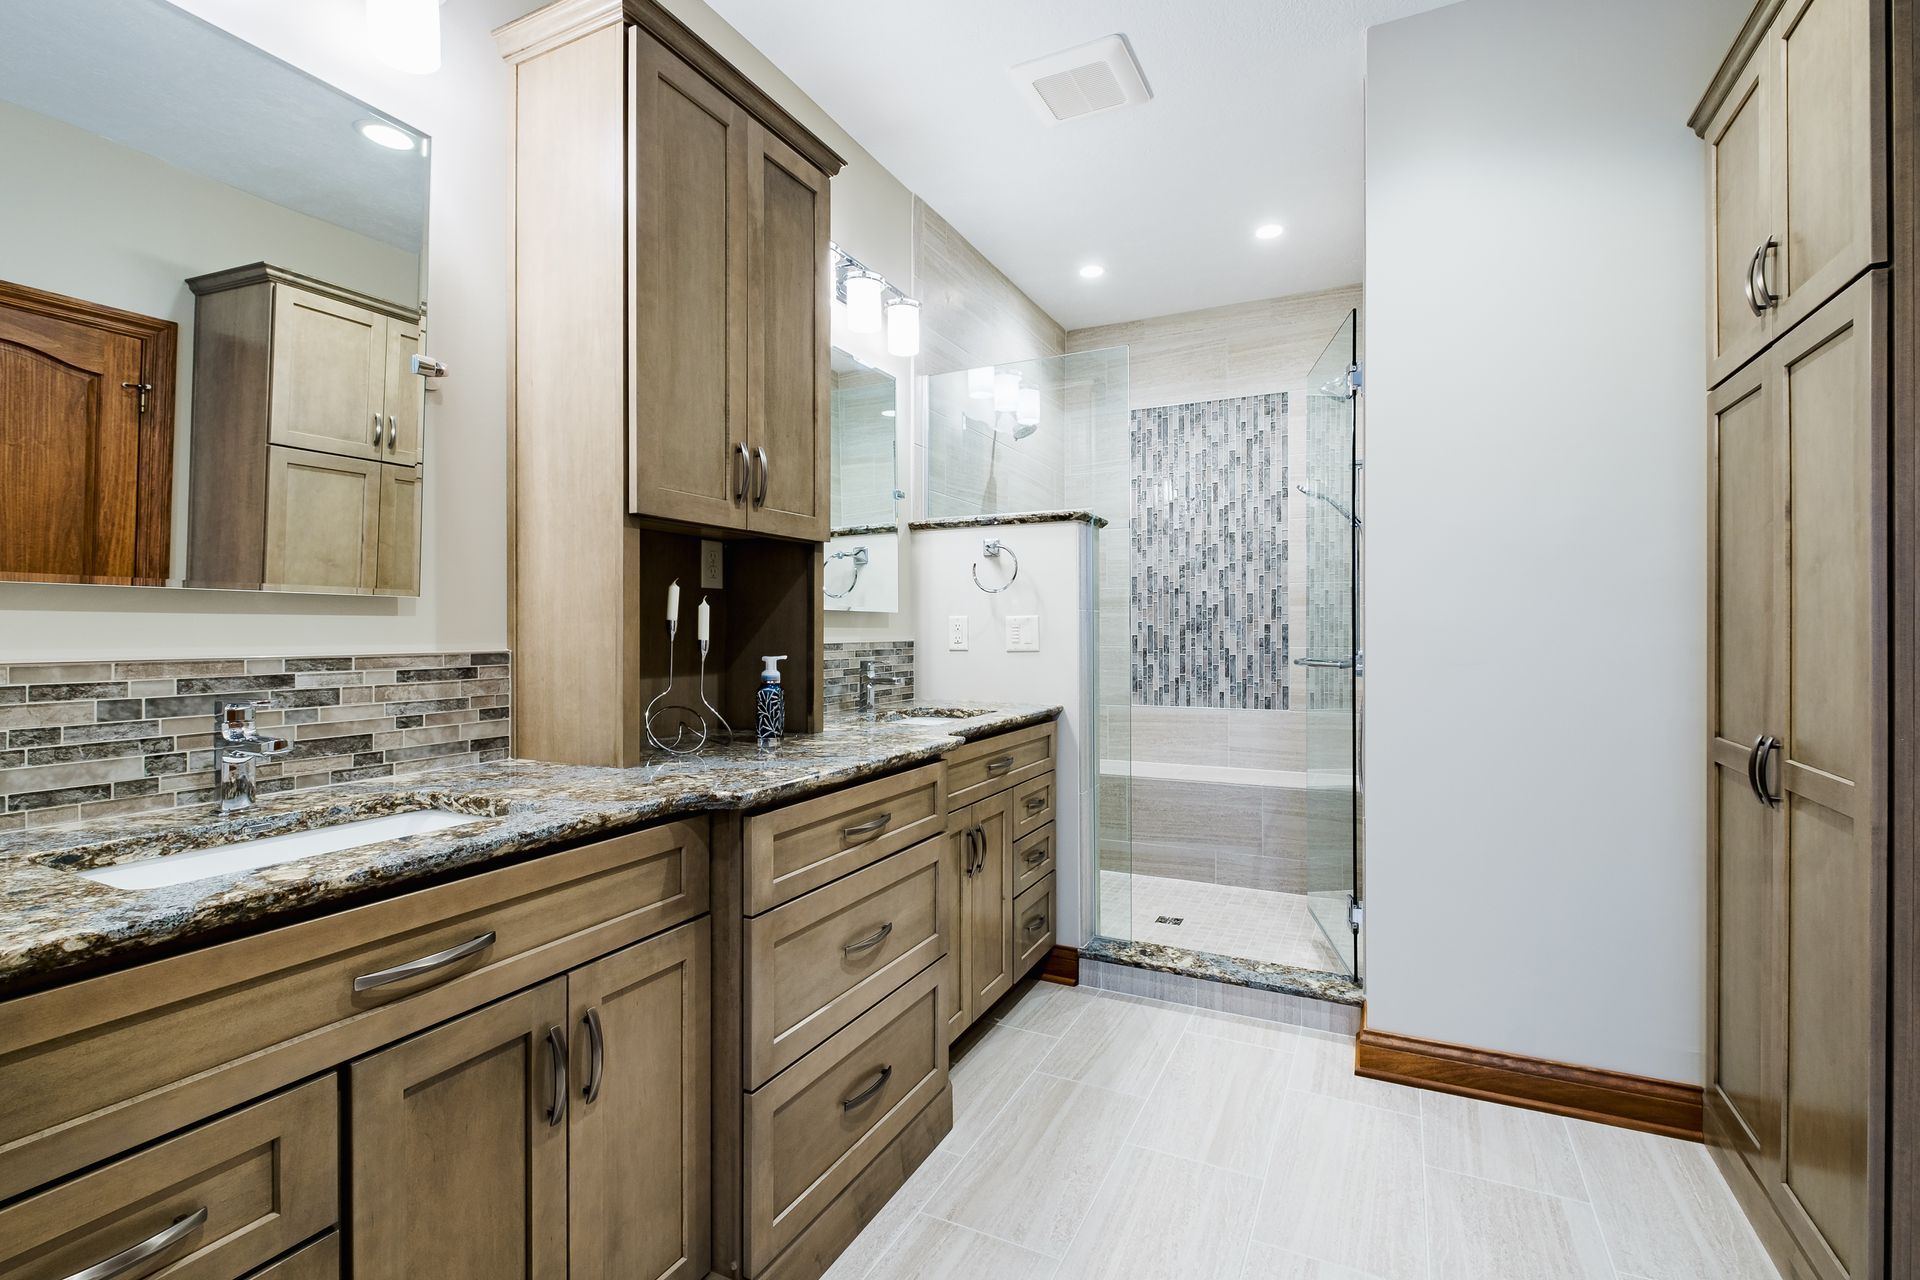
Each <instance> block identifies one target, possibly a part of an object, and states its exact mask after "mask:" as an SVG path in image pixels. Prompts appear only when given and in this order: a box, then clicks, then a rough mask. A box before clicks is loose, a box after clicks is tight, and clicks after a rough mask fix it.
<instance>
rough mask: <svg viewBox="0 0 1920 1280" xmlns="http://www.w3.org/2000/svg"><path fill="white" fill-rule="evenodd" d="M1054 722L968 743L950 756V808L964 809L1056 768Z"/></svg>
mask: <svg viewBox="0 0 1920 1280" xmlns="http://www.w3.org/2000/svg"><path fill="white" fill-rule="evenodd" d="M1053 740H1054V723H1053V722H1052V721H1048V722H1047V723H1046V724H1037V725H1034V726H1033V727H1032V728H1030V729H1015V730H1014V731H1013V732H1012V733H1002V734H996V735H995V736H993V737H991V738H982V739H981V740H980V741H978V742H969V743H968V744H967V745H965V746H964V747H960V748H957V749H956V750H954V751H952V752H949V753H948V755H947V808H948V809H949V810H952V809H964V808H965V807H966V806H968V805H970V804H972V803H973V802H974V801H975V800H981V799H984V798H986V797H987V796H990V795H993V794H995V793H996V792H1000V791H1005V790H1006V789H1007V788H1008V787H1011V786H1014V785H1016V784H1018V783H1022V782H1025V781H1027V780H1028V779H1030V778H1033V777H1035V776H1037V775H1039V774H1042V773H1047V772H1050V771H1051V770H1052V769H1053Z"/></svg>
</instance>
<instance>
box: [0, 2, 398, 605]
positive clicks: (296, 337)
mask: <svg viewBox="0 0 1920 1280" xmlns="http://www.w3.org/2000/svg"><path fill="white" fill-rule="evenodd" d="M428 153H429V140H428V138H427V137H426V136H425V135H424V134H422V133H421V132H420V131H418V130H417V129H413V128H410V127H409V126H408V125H406V124H405V123H404V122H402V121H399V120H395V119H393V118H391V117H390V116H387V115H384V114H383V113H381V112H379V111H376V110H374V109H373V108H371V107H369V106H368V105H367V104H366V103H363V102H360V101H358V100H357V99H354V98H351V97H348V96H347V95H345V94H343V93H341V92H340V91H338V90H337V89H334V88H333V87H331V86H330V85H328V84H326V83H324V82H322V81H320V80H316V79H314V78H313V77H311V76H309V75H307V74H305V73H303V72H301V71H298V70H296V69H294V68H293V67H290V66H288V65H287V64H285V63H283V62H280V61H278V60H277V59H275V58H272V57H270V56H268V55H267V54H265V53H263V52H262V51H260V50H259V49H256V48H254V47H253V46H251V45H249V44H246V43H243V42H242V41H239V40H237V39H235V38H233V37H232V36H230V35H228V34H226V33H225V32H222V31H220V30H219V29H218V28H215V27H212V26H209V25H207V24H206V23H204V22H201V21H200V20H199V19H197V18H194V17H193V16H191V15H189V14H186V13H184V12H182V11H181V10H179V9H175V8H173V7H172V6H171V5H168V4H165V3H161V0H8V2H7V3H6V4H4V5H0V161H3V162H4V172H5V173H7V174H8V176H9V181H8V188H7V194H6V196H5V198H4V199H0V579H10V580H19V581H37V582H82V583H107V584H126V585H134V586H162V585H165V586H195V587H219V588H229V589H251V590H286V591H322V592H331V593H343V594H382V595H417V594H418V593H419V584H420V563H419V553H420V524H421V515H422V511H421V502H422V495H423V492H424V490H423V486H422V475H423V466H424V458H425V447H424V446H425V437H426V421H425V399H426V397H425V395H424V389H425V385H426V377H427V376H428V375H429V374H430V373H431V372H432V365H431V362H430V361H423V359H422V357H423V355H424V352H423V343H424V341H425V335H426V329H425V325H426V315H425V305H424V303H423V302H422V301H421V300H422V299H423V298H424V297H425V296H426V265H427V256H426V233H427V166H428Z"/></svg>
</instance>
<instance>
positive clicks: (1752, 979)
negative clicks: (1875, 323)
mask: <svg viewBox="0 0 1920 1280" xmlns="http://www.w3.org/2000/svg"><path fill="white" fill-rule="evenodd" d="M1770 368H1771V362H1770V361H1766V360H1763V361H1759V362H1756V363H1754V364H1752V365H1749V366H1748V367H1747V368H1746V369H1745V370H1743V371H1741V372H1740V373H1739V374H1738V375H1737V376H1736V377H1734V378H1733V379H1732V380H1731V381H1728V382H1726V383H1724V384H1723V385H1722V386H1721V387H1720V388H1719V389H1718V390H1717V391H1715V392H1714V395H1713V398H1712V401H1711V406H1710V407H1711V410H1712V450H1711V468H1712V471H1711V483H1710V486H1709V491H1708V509H1709V537H1708V543H1709V562H1708V577H1709V583H1708V597H1709V601H1710V607H1709V610H1708V627H1709V636H1710V638H1709V647H1708V654H1709V657H1708V664H1709V682H1710V693H1709V699H1708V717H1709V722H1710V728H1709V732H1710V734H1711V735H1712V736H1711V741H1710V744H1709V748H1708V758H1709V761H1710V764H1709V769H1708V772H1709V775H1710V777H1709V788H1708V815H1709V816H1708V822H1709V857H1708V861H1709V876H1710V885H1711V888H1710V900H1709V906H1708V929H1709V938H1710V943H1709V971H1710V975H1711V979H1712V980H1711V981H1710V982H1709V991H1710V992H1711V993H1712V997H1711V1008H1710V1009H1709V1011H1708V1022H1709V1028H1710V1035H1709V1037H1708V1038H1709V1050H1708V1059H1709V1061H1708V1085H1707V1111H1708V1114H1709V1116H1710V1117H1711V1126H1710V1127H1712V1128H1714V1129H1715V1131H1716V1139H1715V1140H1716V1141H1720V1142H1723V1143H1725V1144H1726V1145H1729V1146H1731V1147H1733V1148H1734V1149H1735V1150H1737V1151H1739V1152H1740V1153H1741V1154H1742V1155H1743V1156H1744V1157H1745V1158H1746V1160H1747V1162H1748V1164H1749V1165H1750V1166H1751V1167H1752V1168H1754V1170H1755V1171H1756V1173H1762V1171H1768V1170H1772V1169H1775V1168H1776V1167H1777V1165H1778V1162H1779V1148H1780V1144H1779V1130H1780V1109H1781V1096H1782V1092H1783V1090H1784V1087H1785V1085H1784V1081H1783V1079H1782V1076H1781V1056H1780V1047H1779V1038H1780V1019H1779V1011H1778V1006H1779V998H1780V989H1781V981H1782V973H1783V969H1782V966H1783V965H1784V963H1785V956H1784V954H1783V953H1782V951H1781V949H1780V939H1779V932H1780V930H1779V919H1780V902H1781V881H1782V876H1783V868H1782V865H1781V864H1782V860H1783V854H1784V850H1783V849H1782V847H1781V845H1780V841H1779V823H1778V821H1777V820H1776V818H1775V816H1774V813H1773V811H1772V810H1771V809H1770V808H1769V807H1768V806H1767V805H1766V803H1765V802H1764V801H1763V800H1762V799H1761V798H1760V794H1759V792H1758V790H1757V789H1756V786H1755V784H1754V781H1753V774H1752V773H1751V771H1750V769H1749V766H1750V765H1751V764H1752V762H1753V758H1754V748H1755V744H1756V743H1757V742H1758V741H1759V739H1760V738H1761V736H1762V735H1764V734H1768V733H1774V732H1777V731H1778V730H1777V726H1778V725H1779V723H1780V719H1781V713H1782V708H1783V705H1784V702H1783V698H1782V694H1781V689H1782V681H1783V679H1784V675H1785V671H1784V647H1783V646H1784V637H1783V627H1782V624H1781V621H1780V616H1781V615H1780V610H1781V608H1782V606H1783V604H1784V596H1785V591H1786V583H1785V580H1784V574H1783V569H1782V566H1783V559H1782V556H1783V553H1784V550H1785V545H1786V532H1785V517H1786V456H1785V449H1784V448H1783V444H1784V442H1783V440H1782V439H1781V436H1780V433H1779V429H1778V424H1777V419H1776V415H1775V412H1774V399H1775V394H1774V386H1773V380H1772V377H1771V374H1770ZM1762 1176H1763V1177H1764V1173H1763V1174H1762Z"/></svg>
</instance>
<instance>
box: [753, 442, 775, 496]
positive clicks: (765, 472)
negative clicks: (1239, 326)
mask: <svg viewBox="0 0 1920 1280" xmlns="http://www.w3.org/2000/svg"><path fill="white" fill-rule="evenodd" d="M753 456H754V457H755V458H757V459H759V461H760V487H759V488H757V489H755V490H754V493H753V505H754V506H756V507H764V506H766V505H767V481H768V479H769V477H771V476H772V475H773V467H772V466H771V465H770V464H769V463H768V462H767V451H766V450H765V449H755V450H754V451H753Z"/></svg>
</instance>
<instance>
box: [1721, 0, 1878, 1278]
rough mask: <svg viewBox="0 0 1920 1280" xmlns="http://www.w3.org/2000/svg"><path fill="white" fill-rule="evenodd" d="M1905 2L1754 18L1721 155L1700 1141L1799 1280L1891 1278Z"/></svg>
mask: <svg viewBox="0 0 1920 1280" xmlns="http://www.w3.org/2000/svg"><path fill="white" fill-rule="evenodd" d="M1887 13H1888V5H1887V4H1886V3H1885V0H1762V3H1760V4H1758V5H1757V6H1756V7H1755V9H1754V11H1753V14H1752V16H1751V17H1750V18H1749V20H1748V22H1747V24H1746V26H1745V27H1744V28H1743V30H1742V31H1741V33H1740V35H1739V37H1738V39H1737V40H1736V42H1735V45H1734V48H1733V51H1732V52H1731V53H1730V54H1729V55H1728V58H1727V61H1726V63H1725V64H1724V65H1723V66H1722V68H1721V70H1720V72H1719V74H1718V75H1717V76H1716V77H1715V80H1714V83H1713V85H1712V87H1711V88H1710V89H1709V92H1708V94H1707V97H1706V99H1705V101H1703V102H1702V103H1701V106H1700V108H1699V110H1698V111H1697V112H1696V115H1695V117H1694V120H1693V122H1692V123H1693V125H1694V127H1695V129H1696V130H1697V131H1698V132H1699V133H1700V136H1701V137H1702V138H1703V139H1704V140H1705V141H1706V142H1707V144H1708V155H1709V169H1708V172H1709V188H1710V195H1709V210H1708V228H1709V234H1710V237H1711V240H1710V251H1709V261H1710V278H1709V280H1708V313H1709V331H1708V364H1709V374H1708V381H1709V392H1708V421H1709V492H1708V586H1709V601H1708V636H1709V641H1708V708H1707V712H1708V714H1707V719H1708V735H1709V741H1708V745H1707V757H1708V766H1707V775H1708V781H1707V817H1708V860H1707V861H1708V889H1707V906H1708V955H1707V974H1708V990H1707V1002H1706V1004H1707V1029H1706V1030H1707V1035H1706V1045H1707V1064H1706V1065H1707V1070H1706V1077H1707V1078H1706V1081H1705V1086H1706V1087H1705V1104H1706V1105H1705V1125H1706V1136H1707V1141H1708V1143H1709V1145H1710V1147H1711V1148H1712V1150H1713V1153H1714V1156H1715V1158H1716V1160H1717V1161H1718V1163H1719V1165H1720V1167H1721V1169H1722V1171H1723V1172H1724V1173H1725V1175H1726V1177H1727V1179H1728V1181H1729V1183H1730V1184H1731V1185H1732V1187H1733V1190H1734V1192H1735V1195H1736V1196H1737V1197H1738V1199H1739V1200H1740V1203H1741V1205H1742V1207H1743V1208H1744V1209H1745V1211H1746V1213H1747V1215H1748V1217H1749V1219H1750V1220H1751V1221H1752V1222H1753V1224H1754V1226H1755V1229H1756V1230H1757V1231H1758V1233H1759V1235H1760V1238H1761V1240H1762V1241H1763V1242H1764V1243H1765V1245H1766V1246H1767V1249H1768V1251H1769V1253H1771V1254H1772V1256H1773V1259H1774V1261H1775V1263H1776V1265H1777V1266H1778V1267H1779V1269H1780V1271H1781V1274H1782V1275H1783V1276H1785V1277H1789V1278H1790V1280H1814V1278H1818V1280H1868V1278H1871V1277H1883V1276H1888V1275H1890V1274H1892V1273H1891V1272H1889V1271H1888V1270H1887V1263H1886V1242H1887V1222H1888V1188H1887V1180H1886V1169H1887V1145H1886V1135H1887V1128H1888V1125H1887V1119H1888V1115H1887V1113H1888V1108H1887V1095H1886V1089H1887V1081H1888V1075H1887V1054H1886V1041H1887V1035H1888V1031H1889V1025H1888V1023H1889V1017H1888V1010H1887V1008H1886V1005H1885V992H1886V972H1887V944H1888V937H1889V933H1888V919H1889V880H1888V861H1887V814H1888V804H1889V798H1888V797H1889V791H1888V770H1887V764H1888V747H1889V738H1888V715H1887V702H1886V689H1887V673H1888V655H1889V642H1890V635H1891V618H1890V609H1889V597H1888V589H1889V584H1888V576H1887V565H1888V545H1889V544H1888V529H1889V493H1888V472H1887V466H1886V459H1887V457H1888V448H1889V440H1890V428H1891V414H1890V402H1889V386H1890V381H1889V369H1890V363H1891V356H1892V351H1891V331H1890V299H1891V291H1892V280H1893V271H1894V268H1893V267H1892V266H1891V265H1890V261H1891V259H1890V251H1889V237H1888V228H1887V216H1886V201H1885V196H1886V191H1887V176H1888V171H1889V162H1890V149H1889V143H1888V129H1887V126H1886V115H1885V104H1886V101H1887V99H1886V92H1887V81H1886V76H1885V71H1884V64H1885V60H1886V53H1887V46H1886V18H1887Z"/></svg>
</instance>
